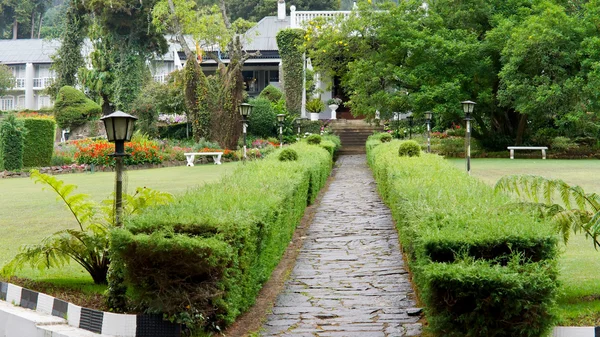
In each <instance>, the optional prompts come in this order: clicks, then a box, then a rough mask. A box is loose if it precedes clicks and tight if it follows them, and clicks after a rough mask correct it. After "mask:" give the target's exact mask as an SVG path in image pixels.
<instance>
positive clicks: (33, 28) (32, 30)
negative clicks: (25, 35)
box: [30, 10, 35, 39]
mask: <svg viewBox="0 0 600 337" xmlns="http://www.w3.org/2000/svg"><path fill="white" fill-rule="evenodd" d="M30 36H31V37H30V39H33V37H34V36H35V10H33V11H31V35H30Z"/></svg>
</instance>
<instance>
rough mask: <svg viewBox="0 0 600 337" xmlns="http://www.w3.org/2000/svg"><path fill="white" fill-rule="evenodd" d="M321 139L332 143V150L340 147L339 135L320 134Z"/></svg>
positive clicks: (337, 149)
mask: <svg viewBox="0 0 600 337" xmlns="http://www.w3.org/2000/svg"><path fill="white" fill-rule="evenodd" d="M321 139H322V140H324V141H329V142H332V143H333V144H334V150H335V151H336V152H337V151H339V150H340V149H341V148H342V140H341V139H340V137H339V136H336V135H333V134H324V135H322V136H321Z"/></svg>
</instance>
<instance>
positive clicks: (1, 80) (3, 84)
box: [0, 64, 15, 97]
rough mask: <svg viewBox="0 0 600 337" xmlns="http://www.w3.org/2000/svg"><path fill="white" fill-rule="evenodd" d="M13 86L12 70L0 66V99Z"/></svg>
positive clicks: (2, 65)
mask: <svg viewBox="0 0 600 337" xmlns="http://www.w3.org/2000/svg"><path fill="white" fill-rule="evenodd" d="M14 84H15V77H14V76H13V73H12V70H10V68H9V67H8V66H6V65H4V64H0V97H1V96H4V94H6V92H7V91H8V90H9V89H11V88H13V87H14Z"/></svg>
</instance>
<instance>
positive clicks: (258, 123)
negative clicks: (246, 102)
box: [248, 98, 277, 138]
mask: <svg viewBox="0 0 600 337" xmlns="http://www.w3.org/2000/svg"><path fill="white" fill-rule="evenodd" d="M250 104H252V105H254V108H252V113H251V114H250V117H249V118H248V120H249V121H248V133H250V134H253V135H255V136H258V137H262V138H268V137H273V136H275V135H276V134H277V133H276V130H275V125H276V124H277V115H276V114H275V112H274V111H273V107H272V106H271V101H269V100H268V99H266V98H256V99H253V100H251V101H250Z"/></svg>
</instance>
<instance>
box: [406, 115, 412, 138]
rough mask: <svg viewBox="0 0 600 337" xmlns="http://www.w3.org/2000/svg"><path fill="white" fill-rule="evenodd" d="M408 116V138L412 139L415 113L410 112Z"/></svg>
mask: <svg viewBox="0 0 600 337" xmlns="http://www.w3.org/2000/svg"><path fill="white" fill-rule="evenodd" d="M406 118H407V119H408V139H412V127H413V115H412V114H410V115H408V117H406Z"/></svg>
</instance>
